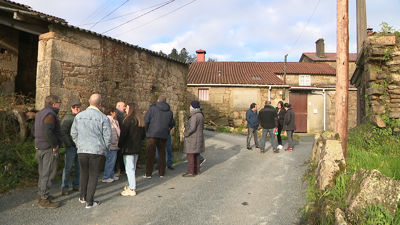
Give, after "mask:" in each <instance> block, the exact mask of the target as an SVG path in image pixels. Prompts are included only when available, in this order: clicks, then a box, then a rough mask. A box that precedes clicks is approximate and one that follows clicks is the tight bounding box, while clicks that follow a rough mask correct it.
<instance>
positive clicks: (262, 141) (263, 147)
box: [260, 128, 278, 151]
mask: <svg viewBox="0 0 400 225" xmlns="http://www.w3.org/2000/svg"><path fill="white" fill-rule="evenodd" d="M268 133H269V135H270V136H271V145H272V150H274V151H275V150H276V148H277V146H278V145H277V141H276V140H275V133H274V128H272V129H263V130H262V139H261V149H260V150H261V151H264V150H265V142H267V134H268Z"/></svg>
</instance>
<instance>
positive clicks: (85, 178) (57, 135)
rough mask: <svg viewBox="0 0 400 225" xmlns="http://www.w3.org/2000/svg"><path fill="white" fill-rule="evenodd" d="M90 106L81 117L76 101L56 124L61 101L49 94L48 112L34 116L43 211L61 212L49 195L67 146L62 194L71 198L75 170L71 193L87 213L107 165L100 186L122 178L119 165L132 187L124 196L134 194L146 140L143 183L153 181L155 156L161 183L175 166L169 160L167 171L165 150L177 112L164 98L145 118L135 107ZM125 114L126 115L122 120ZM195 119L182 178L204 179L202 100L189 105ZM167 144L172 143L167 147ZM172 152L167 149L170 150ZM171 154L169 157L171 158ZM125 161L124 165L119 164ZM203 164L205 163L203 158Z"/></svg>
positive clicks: (97, 102) (94, 102) (95, 101)
mask: <svg viewBox="0 0 400 225" xmlns="http://www.w3.org/2000/svg"><path fill="white" fill-rule="evenodd" d="M89 104H90V106H89V107H88V108H87V109H86V110H84V111H82V112H81V107H82V103H81V102H80V101H73V102H72V103H71V111H69V112H67V114H66V115H65V116H64V118H63V120H62V121H61V122H60V121H59V119H58V112H59V110H60V106H61V99H60V98H59V97H58V96H57V95H49V96H47V97H46V99H45V107H44V108H43V109H42V110H40V111H39V112H38V114H37V116H36V119H35V124H34V127H33V134H34V137H35V148H36V154H37V156H38V167H39V182H38V202H39V207H40V208H57V207H59V206H60V203H59V202H53V200H54V199H55V197H54V196H52V195H50V194H49V191H50V187H51V184H52V181H53V179H54V178H55V175H56V169H57V159H58V150H59V149H60V147H61V146H62V143H63V142H64V144H65V167H64V170H63V175H62V185H61V194H62V195H68V194H69V177H70V176H71V173H72V167H73V165H75V169H74V175H73V180H72V191H80V197H79V201H80V202H81V203H85V207H86V208H92V207H95V206H98V205H99V204H100V201H95V200H94V194H95V191H96V187H97V182H98V174H99V173H100V170H101V168H102V167H103V165H104V174H103V179H102V182H106V183H111V182H114V181H116V180H118V179H119V177H118V176H116V175H115V174H116V173H115V166H116V162H117V161H119V165H120V173H123V172H125V173H126V175H127V179H128V184H127V185H126V186H125V187H124V190H123V191H122V192H121V195H122V196H135V195H136V172H135V171H136V168H137V167H138V157H139V155H140V153H141V150H142V141H143V140H144V139H146V138H147V151H148V158H147V164H146V173H145V174H144V177H145V178H151V177H152V173H153V168H154V156H155V153H156V150H157V151H158V154H157V155H158V156H159V163H158V173H159V176H160V178H163V177H164V175H165V169H166V168H169V169H171V170H173V169H174V168H173V167H172V151H171V153H169V155H170V157H171V160H168V166H166V159H165V157H166V148H167V149H168V147H167V145H169V148H171V135H170V131H171V129H172V128H173V127H174V126H175V120H174V118H173V112H172V111H171V110H170V105H169V104H168V103H167V102H166V97H165V96H163V95H161V96H160V97H159V98H158V100H157V102H156V103H154V104H153V105H151V106H150V108H149V109H148V110H147V112H146V114H145V116H144V117H143V115H142V114H141V113H140V110H139V106H138V105H137V104H136V103H134V102H131V103H128V104H126V105H125V103H123V102H118V103H117V106H116V108H114V107H108V108H106V109H105V110H104V113H103V112H102V111H101V110H100V108H101V104H102V98H101V96H100V95H99V94H93V95H92V96H91V97H90V99H89ZM124 111H126V116H124ZM190 111H191V114H190V116H189V119H188V122H187V124H186V128H185V133H184V136H185V143H184V149H183V152H184V153H187V158H188V162H189V167H188V170H187V173H185V174H183V175H182V176H183V177H194V176H196V175H199V174H200V153H201V152H204V149H205V144H204V136H203V126H204V115H203V113H202V112H201V106H200V103H199V102H198V101H193V102H192V103H191V105H190ZM167 143H168V144H167ZM167 152H169V150H167ZM167 155H168V154H167ZM119 158H121V159H122V160H121V161H120V159H119ZM203 161H205V159H203Z"/></svg>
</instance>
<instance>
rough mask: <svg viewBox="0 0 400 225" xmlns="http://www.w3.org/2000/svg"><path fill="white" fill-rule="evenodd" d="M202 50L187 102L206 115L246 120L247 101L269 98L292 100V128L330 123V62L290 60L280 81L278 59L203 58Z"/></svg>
mask: <svg viewBox="0 0 400 225" xmlns="http://www.w3.org/2000/svg"><path fill="white" fill-rule="evenodd" d="M205 53H206V52H205V51H204V50H199V51H197V54H198V58H197V62H194V63H192V64H191V65H190V70H189V75H188V93H187V94H188V101H189V102H190V101H192V100H200V101H201V104H202V105H203V108H204V109H203V112H204V114H205V118H206V121H210V120H211V121H213V122H215V123H217V124H220V125H231V126H240V125H242V124H243V125H246V116H245V114H246V111H247V110H248V109H249V106H250V104H251V103H252V102H255V103H257V104H258V105H259V108H260V107H263V106H264V102H265V101H266V100H270V101H271V102H272V104H273V105H274V106H276V105H277V103H278V102H279V101H284V102H289V103H290V104H292V107H293V110H294V111H295V112H296V125H297V131H296V132H303V133H315V132H320V131H324V130H327V129H333V128H334V111H335V105H334V101H335V98H334V94H335V93H334V90H335V83H336V70H335V69H334V68H333V67H331V66H330V65H327V64H318V63H303V62H302V63H300V62H289V63H287V69H286V84H284V67H285V63H283V62H204V59H205V56H204V54H205ZM353 89H354V88H353ZM354 91H355V89H354ZM354 110H355V107H354ZM354 119H355V113H354Z"/></svg>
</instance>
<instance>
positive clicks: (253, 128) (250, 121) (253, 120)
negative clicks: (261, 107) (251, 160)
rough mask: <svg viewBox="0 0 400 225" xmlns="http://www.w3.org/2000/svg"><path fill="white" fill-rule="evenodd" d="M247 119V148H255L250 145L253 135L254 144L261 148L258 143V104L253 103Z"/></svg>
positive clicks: (247, 113)
mask: <svg viewBox="0 0 400 225" xmlns="http://www.w3.org/2000/svg"><path fill="white" fill-rule="evenodd" d="M246 120H247V128H248V132H247V150H253V149H252V148H251V147H250V141H251V136H254V144H255V145H256V148H260V145H259V144H258V115H257V104H256V103H251V105H250V109H249V110H247V112H246Z"/></svg>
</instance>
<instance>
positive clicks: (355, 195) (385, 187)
mask: <svg viewBox="0 0 400 225" xmlns="http://www.w3.org/2000/svg"><path fill="white" fill-rule="evenodd" d="M347 190H348V192H347V193H346V196H347V202H348V205H349V209H350V210H355V209H360V208H361V209H362V208H365V207H367V206H369V205H372V204H376V205H377V204H381V205H382V206H383V208H385V209H386V210H388V212H389V213H390V214H392V215H394V214H395V213H396V209H397V204H398V202H399V199H400V183H399V182H398V181H395V180H393V179H391V178H389V177H386V176H385V175H383V174H382V173H380V172H379V171H378V170H364V169H360V170H358V171H356V172H355V173H354V174H353V176H352V177H351V180H350V183H349V185H348V187H347Z"/></svg>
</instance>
